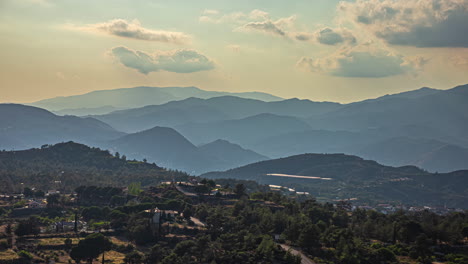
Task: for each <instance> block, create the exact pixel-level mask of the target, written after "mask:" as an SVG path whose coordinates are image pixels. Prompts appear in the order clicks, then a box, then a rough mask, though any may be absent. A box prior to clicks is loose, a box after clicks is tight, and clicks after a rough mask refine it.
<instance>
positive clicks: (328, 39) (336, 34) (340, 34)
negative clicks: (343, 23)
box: [315, 28, 356, 45]
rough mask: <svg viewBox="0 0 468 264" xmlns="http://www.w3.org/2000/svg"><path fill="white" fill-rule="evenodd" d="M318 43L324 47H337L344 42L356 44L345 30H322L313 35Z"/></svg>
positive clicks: (354, 39)
mask: <svg viewBox="0 0 468 264" xmlns="http://www.w3.org/2000/svg"><path fill="white" fill-rule="evenodd" d="M315 36H316V39H317V41H318V42H319V43H321V44H324V45H337V44H341V43H344V42H347V43H350V44H353V43H356V38H355V37H354V36H353V35H352V34H351V33H350V32H349V31H347V30H344V29H338V30H336V29H331V28H323V29H321V30H319V31H317V32H316V33H315Z"/></svg>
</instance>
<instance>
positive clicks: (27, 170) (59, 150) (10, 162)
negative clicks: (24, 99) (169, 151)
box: [0, 142, 187, 193]
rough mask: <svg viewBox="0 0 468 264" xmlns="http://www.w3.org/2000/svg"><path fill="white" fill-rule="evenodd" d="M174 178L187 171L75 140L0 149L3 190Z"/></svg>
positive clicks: (147, 182)
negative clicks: (19, 148) (162, 165)
mask: <svg viewBox="0 0 468 264" xmlns="http://www.w3.org/2000/svg"><path fill="white" fill-rule="evenodd" d="M173 178H175V179H186V178H187V174H185V173H182V172H178V171H169V170H166V169H163V168H161V167H158V166H157V165H155V164H149V163H145V162H139V161H130V160H127V159H126V157H125V156H120V155H119V154H118V153H116V155H111V154H110V153H109V151H105V150H101V149H98V148H90V147H87V146H85V145H81V144H77V143H73V142H68V143H60V144H56V145H53V146H49V145H44V146H43V147H42V148H40V149H31V150H25V151H2V152H0V192H8V193H11V192H19V191H21V190H22V188H21V187H22V186H21V185H20V184H21V183H24V186H29V187H35V188H37V189H43V190H48V189H61V190H63V191H72V190H74V189H75V188H76V187H78V186H81V185H105V186H126V185H128V184H129V183H131V182H140V183H141V184H142V185H150V184H157V183H158V182H160V181H161V180H171V179H173Z"/></svg>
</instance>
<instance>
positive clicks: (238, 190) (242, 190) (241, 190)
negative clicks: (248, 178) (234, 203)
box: [234, 183, 246, 197]
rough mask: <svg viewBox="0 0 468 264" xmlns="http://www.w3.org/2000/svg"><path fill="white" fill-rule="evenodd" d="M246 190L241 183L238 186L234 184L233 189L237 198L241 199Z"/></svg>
mask: <svg viewBox="0 0 468 264" xmlns="http://www.w3.org/2000/svg"><path fill="white" fill-rule="evenodd" d="M245 191H246V188H245V186H244V184H242V183H239V184H236V187H235V188H234V193H235V194H236V195H237V196H239V197H242V196H244V195H245V194H246V192H245Z"/></svg>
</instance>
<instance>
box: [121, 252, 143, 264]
mask: <svg viewBox="0 0 468 264" xmlns="http://www.w3.org/2000/svg"><path fill="white" fill-rule="evenodd" d="M123 261H124V263H125V264H141V263H143V256H142V255H141V254H140V253H138V251H132V252H130V253H128V254H126V255H125V258H124V259H123Z"/></svg>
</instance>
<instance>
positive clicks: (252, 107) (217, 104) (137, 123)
mask: <svg viewBox="0 0 468 264" xmlns="http://www.w3.org/2000/svg"><path fill="white" fill-rule="evenodd" d="M341 107H342V105H340V104H338V103H330V102H313V101H310V100H299V99H288V100H283V101H276V102H264V101H261V100H254V99H246V98H239V97H235V96H221V97H215V98H210V99H200V98H188V99H185V100H181V101H174V102H169V103H166V104H162V105H151V106H145V107H142V108H136V109H129V110H122V111H115V112H112V113H109V114H106V115H99V116H93V117H95V118H97V119H99V120H101V121H104V122H106V123H108V124H110V125H112V126H113V127H115V128H117V129H120V130H122V131H128V132H135V131H141V130H144V129H149V128H151V127H154V126H171V127H174V126H178V125H182V124H186V123H208V122H215V121H222V120H229V119H242V118H246V117H249V116H254V115H259V114H265V113H269V114H275V115H284V116H292V117H298V118H305V117H310V116H311V115H321V114H324V113H327V112H330V111H333V110H337V109H339V108H341Z"/></svg>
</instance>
